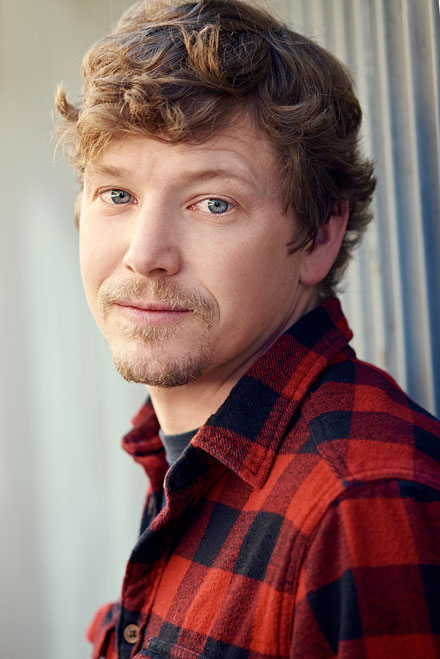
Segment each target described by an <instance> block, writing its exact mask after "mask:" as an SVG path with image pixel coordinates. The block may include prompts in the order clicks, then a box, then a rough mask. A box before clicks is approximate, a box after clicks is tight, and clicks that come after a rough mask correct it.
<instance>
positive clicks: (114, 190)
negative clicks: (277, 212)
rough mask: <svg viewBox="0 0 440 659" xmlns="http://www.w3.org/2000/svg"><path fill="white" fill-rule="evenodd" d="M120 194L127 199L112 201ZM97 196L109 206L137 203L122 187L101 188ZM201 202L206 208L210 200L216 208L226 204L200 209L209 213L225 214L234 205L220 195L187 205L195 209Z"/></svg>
mask: <svg viewBox="0 0 440 659" xmlns="http://www.w3.org/2000/svg"><path fill="white" fill-rule="evenodd" d="M112 193H119V194H114V195H112ZM105 195H110V199H106V198H105ZM121 195H128V197H129V199H128V201H126V202H125V203H120V204H118V203H115V202H114V201H113V200H114V199H118V198H119V199H123V198H124V197H122V196H121ZM98 197H100V199H102V201H103V202H104V203H106V204H108V205H110V206H129V205H131V202H133V203H137V200H136V198H135V196H134V195H133V194H132V193H131V192H128V191H127V190H124V188H107V189H106V190H101V191H99V192H98ZM203 202H206V203H207V204H208V208H212V205H211V206H210V202H211V204H216V205H217V208H218V205H219V204H227V208H226V209H225V210H223V211H222V212H215V211H212V212H210V211H201V212H206V213H208V214H211V215H225V214H226V213H228V212H229V211H231V210H232V209H233V207H234V206H233V204H232V203H231V202H230V201H227V200H226V199H222V198H221V197H205V198H204V199H200V200H199V201H197V202H195V203H193V204H190V205H189V206H188V208H189V209H191V210H196V209H197V207H198V206H200V204H202V203H203ZM214 207H215V206H214Z"/></svg>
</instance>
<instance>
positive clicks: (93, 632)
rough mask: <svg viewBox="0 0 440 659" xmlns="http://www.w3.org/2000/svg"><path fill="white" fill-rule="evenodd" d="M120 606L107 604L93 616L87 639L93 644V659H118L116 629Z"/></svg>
mask: <svg viewBox="0 0 440 659" xmlns="http://www.w3.org/2000/svg"><path fill="white" fill-rule="evenodd" d="M118 612H119V604H105V605H103V606H101V607H100V608H99V609H98V610H97V611H96V613H95V615H94V616H93V618H92V620H91V622H90V624H89V626H88V628H87V631H86V638H87V640H88V641H89V643H91V644H92V648H93V649H92V654H91V659H101V657H104V658H105V659H117V650H116V646H115V628H116V620H117V617H118Z"/></svg>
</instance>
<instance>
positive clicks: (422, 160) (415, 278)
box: [268, 0, 440, 415]
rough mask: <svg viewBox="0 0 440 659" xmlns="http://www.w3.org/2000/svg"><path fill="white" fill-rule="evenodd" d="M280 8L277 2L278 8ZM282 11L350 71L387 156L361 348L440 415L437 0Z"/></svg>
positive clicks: (358, 316)
mask: <svg viewBox="0 0 440 659" xmlns="http://www.w3.org/2000/svg"><path fill="white" fill-rule="evenodd" d="M268 4H269V5H270V6H273V5H272V3H268ZM276 6H277V9H278V11H279V13H280V15H283V16H285V17H287V19H288V21H289V22H290V23H291V25H292V26H293V27H294V28H295V29H297V30H298V31H300V32H304V33H305V34H307V35H308V36H313V37H315V38H316V39H317V40H318V41H319V42H320V43H322V45H324V46H326V47H327V48H328V49H329V50H331V51H332V52H333V53H335V54H336V55H337V56H338V57H339V58H340V59H342V60H343V61H344V62H345V63H346V64H347V65H348V67H349V68H350V70H351V72H352V75H353V77H354V80H355V84H356V89H357V91H358V94H359V97H360V101H361V105H362V107H363V110H364V128H363V134H364V146H365V151H366V152H367V153H368V154H370V155H371V157H372V158H373V159H374V160H375V162H376V170H377V177H378V188H377V193H376V198H375V213H376V222H375V224H374V225H373V226H372V227H371V228H370V229H369V231H368V234H367V235H366V237H365V240H364V243H363V245H362V247H361V249H360V251H359V253H358V254H357V255H356V257H355V261H354V262H353V263H352V264H351V266H350V269H349V271H348V275H347V278H346V285H345V294H344V295H343V302H344V307H345V309H346V312H347V314H348V317H349V319H350V322H351V324H352V327H353V329H354V330H355V341H354V345H355V347H356V348H357V350H358V353H359V354H360V355H361V356H362V357H363V358H365V359H367V360H368V361H372V362H374V363H376V364H378V365H380V366H382V367H383V368H385V369H386V370H387V371H389V372H390V373H391V374H392V375H394V377H395V378H396V379H397V380H398V382H399V383H400V384H401V385H402V386H403V387H404V388H405V389H406V390H407V391H408V392H409V393H410V395H412V396H413V397H414V398H415V399H416V401H417V402H419V403H421V404H422V405H424V406H426V407H427V408H428V409H429V410H430V411H432V412H436V413H437V415H438V414H440V338H439V335H440V303H439V295H440V267H439V265H438V260H439V252H440V165H439V163H440V106H439V97H440V77H439V76H440V73H439V71H440V65H439V50H440V45H439V44H440V21H439V11H438V3H437V0H367V1H366V0H290V2H289V1H288V0H286V2H284V3H283V2H278V3H277V4H276Z"/></svg>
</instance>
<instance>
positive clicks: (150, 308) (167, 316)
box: [115, 301, 192, 325]
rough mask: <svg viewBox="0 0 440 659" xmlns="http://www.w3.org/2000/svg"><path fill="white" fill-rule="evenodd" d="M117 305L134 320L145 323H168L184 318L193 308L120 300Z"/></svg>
mask: <svg viewBox="0 0 440 659" xmlns="http://www.w3.org/2000/svg"><path fill="white" fill-rule="evenodd" d="M115 306H116V307H117V308H118V309H119V311H120V312H121V313H122V314H123V315H124V316H125V317H126V318H128V319H130V320H131V321H132V322H135V323H136V324H143V325H167V324H169V323H174V322H176V321H179V320H182V319H183V318H184V317H185V316H186V315H187V314H190V313H192V312H191V309H180V308H176V307H171V306H168V305H165V304H163V303H160V302H148V303H144V302H138V301H124V302H118V303H116V304H115Z"/></svg>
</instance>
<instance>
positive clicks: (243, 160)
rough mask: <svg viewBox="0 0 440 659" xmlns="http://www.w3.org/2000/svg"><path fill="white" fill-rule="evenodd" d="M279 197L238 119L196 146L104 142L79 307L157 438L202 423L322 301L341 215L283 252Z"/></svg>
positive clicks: (85, 230) (285, 228)
mask: <svg viewBox="0 0 440 659" xmlns="http://www.w3.org/2000/svg"><path fill="white" fill-rule="evenodd" d="M112 190H113V192H112ZM279 190H280V174H279V170H278V164H277V160H276V157H275V154H274V152H273V150H272V147H271V145H270V143H269V142H268V141H267V139H266V138H265V137H264V136H263V135H262V134H260V133H258V131H257V129H256V128H255V127H254V126H253V125H252V123H251V121H250V120H249V119H248V118H247V117H246V116H242V117H241V119H240V120H239V121H237V119H236V120H235V121H234V122H231V123H230V124H229V125H228V126H227V127H226V128H225V129H224V130H222V131H221V132H219V133H218V134H216V135H215V136H214V137H213V138H212V139H210V140H209V141H207V142H204V143H202V144H198V145H194V144H178V145H169V144H164V143H161V142H159V141H157V140H154V139H151V138H149V137H144V136H138V135H134V136H130V137H127V138H124V139H118V140H114V141H113V142H112V144H111V145H110V147H109V148H108V149H107V150H106V151H105V152H104V153H103V154H102V155H101V156H100V157H99V159H97V160H95V161H93V162H91V163H89V164H88V166H87V168H86V171H85V176H84V193H83V196H82V204H81V215H80V256H81V269H82V275H83V281H84V287H85V291H86V295H87V299H88V302H89V305H90V309H91V311H92V314H93V316H94V318H95V320H96V322H97V324H98V326H99V327H100V329H101V330H102V331H103V333H104V334H105V336H106V338H107V340H108V341H109V344H110V347H111V351H112V355H113V359H114V361H115V363H116V364H117V366H118V369H119V370H120V372H121V373H122V374H123V375H124V377H126V378H127V379H135V380H137V381H140V382H144V383H145V384H147V386H148V390H149V393H150V396H151V399H152V402H153V405H154V408H155V411H156V414H157V417H158V420H159V422H160V424H161V427H162V429H163V430H164V432H166V433H179V432H184V431H187V430H191V429H194V428H197V427H199V426H200V425H202V424H203V423H204V422H205V421H206V419H207V418H208V417H209V416H210V415H211V414H212V413H213V412H215V411H216V410H217V408H218V407H219V405H220V404H221V403H222V402H223V401H224V400H225V399H226V397H227V396H228V394H229V392H230V390H231V389H232V387H233V386H234V384H235V383H236V382H237V381H238V379H239V378H240V377H241V376H242V375H243V374H244V373H245V372H246V370H247V369H248V368H249V366H250V365H251V364H252V363H253V362H254V361H255V360H256V359H257V358H258V357H259V356H260V355H261V354H263V353H264V352H265V351H266V350H267V349H268V348H269V346H270V345H271V344H272V343H273V342H274V341H275V340H276V339H277V337H278V336H279V335H280V334H282V333H283V332H284V331H285V330H286V329H287V328H289V327H290V326H291V325H292V324H293V323H294V322H295V321H296V320H298V319H299V318H300V317H301V316H302V315H304V314H305V313H307V312H308V311H309V310H311V309H312V308H313V307H314V306H316V305H317V304H319V296H318V291H317V284H318V283H319V282H320V281H322V279H324V277H325V276H326V275H327V273H328V271H329V269H330V267H331V265H332V263H333V261H334V259H335V258H336V255H337V253H338V250H339V247H340V244H341V241H342V237H343V234H344V231H345V227H346V222H347V218H348V210H347V207H346V205H345V204H342V207H341V211H340V213H339V210H338V214H337V215H332V216H331V218H330V219H329V221H328V222H327V223H326V224H325V225H324V227H323V228H322V229H321V231H320V233H319V235H318V238H317V241H316V243H315V245H314V247H313V248H312V247H311V246H310V245H309V246H306V247H305V248H304V249H302V250H301V251H299V252H297V253H295V254H293V255H289V254H288V252H287V247H286V245H287V243H288V242H289V241H291V240H292V237H293V236H294V235H295V229H296V218H295V214H294V212H293V211H288V212H287V213H284V212H283V210H282V207H281V200H280V198H279ZM209 200H211V201H209ZM215 211H217V212H215ZM176 373H177V378H178V380H179V382H178V384H177V385H176V384H175V383H174V384H173V378H174V379H175V374H176Z"/></svg>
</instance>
